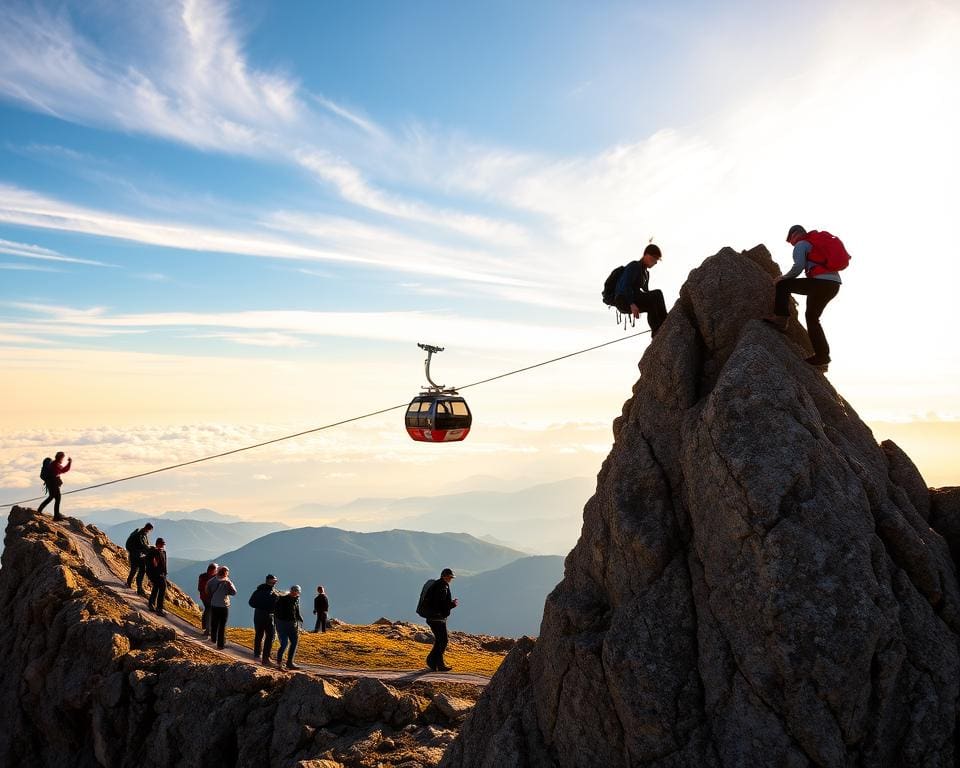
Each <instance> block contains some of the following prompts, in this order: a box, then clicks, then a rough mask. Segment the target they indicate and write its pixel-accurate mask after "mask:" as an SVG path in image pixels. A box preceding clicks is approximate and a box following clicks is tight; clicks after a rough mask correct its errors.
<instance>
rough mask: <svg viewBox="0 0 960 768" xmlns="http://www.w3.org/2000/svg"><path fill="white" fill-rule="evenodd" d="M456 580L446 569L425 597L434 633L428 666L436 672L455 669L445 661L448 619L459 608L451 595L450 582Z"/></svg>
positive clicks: (447, 642) (429, 620)
mask: <svg viewBox="0 0 960 768" xmlns="http://www.w3.org/2000/svg"><path fill="white" fill-rule="evenodd" d="M454 578H456V577H455V576H454V575H453V571H451V570H450V569H449V568H444V569H443V570H442V571H441V572H440V578H439V579H437V580H436V581H435V582H433V584H431V585H430V588H429V589H428V590H427V594H426V595H425V596H424V606H425V607H426V611H425V612H426V614H427V624H428V625H429V626H430V629H431V631H432V632H433V649H432V650H431V651H430V654H429V655H428V656H427V666H428V667H430V669H432V670H434V671H435V672H449V671H450V670H451V669H453V667H450V666H448V665H447V663H446V662H445V661H444V660H443V654H444V653H445V652H446V650H447V645H448V644H449V642H450V640H449V637H448V635H447V617H448V616H449V615H450V611H452V610H453V609H454V608H456V607H457V605H458V604H459V602H460V601H459V600H457V599H456V598H455V597H453V596H451V594H450V582H451V581H453V580H454Z"/></svg>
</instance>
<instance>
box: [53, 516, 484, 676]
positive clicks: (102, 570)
mask: <svg viewBox="0 0 960 768" xmlns="http://www.w3.org/2000/svg"><path fill="white" fill-rule="evenodd" d="M61 528H62V530H63V532H64V533H65V534H66V535H67V536H69V537H70V538H71V539H72V540H73V542H74V543H75V544H76V545H77V548H78V549H79V550H80V555H81V558H82V559H83V562H84V563H85V564H86V565H87V566H88V567H89V568H90V570H92V571H93V573H94V575H95V576H96V578H97V579H98V580H99V581H100V583H101V584H102V585H103V587H104V588H105V589H107V590H108V591H109V592H111V593H112V594H113V595H114V596H115V597H117V598H118V599H120V600H122V601H123V602H125V603H126V604H127V605H129V606H130V607H131V608H132V609H133V610H136V611H139V612H140V614H141V615H142V616H143V617H144V618H145V619H147V620H148V621H152V622H156V623H159V624H163V625H166V626H168V627H172V628H173V629H174V630H176V632H177V635H178V636H179V637H180V639H181V640H183V641H185V642H188V643H192V644H194V645H196V646H198V647H201V648H205V649H206V650H208V651H211V652H213V653H220V654H223V655H224V656H226V657H228V658H229V659H231V660H233V661H236V662H241V663H244V664H251V665H254V666H256V667H259V668H260V669H263V670H274V671H276V672H278V673H280V674H297V673H289V672H282V671H280V670H277V669H276V668H275V667H261V666H260V663H259V661H258V660H255V659H254V658H253V649H251V648H247V647H245V646H242V645H238V644H237V643H232V642H230V641H227V643H226V646H225V647H224V648H223V650H218V649H217V648H216V647H215V646H213V645H211V643H210V641H209V640H207V639H205V638H204V637H203V636H202V635H201V634H200V632H199V631H198V630H197V628H196V627H195V626H193V625H192V624H190V623H189V622H188V621H185V620H183V619H181V618H180V617H179V616H177V615H175V614H173V613H171V612H170V611H167V613H166V615H165V616H158V615H157V614H155V613H153V612H152V611H149V610H147V609H146V608H145V605H144V601H143V599H142V598H140V597H139V596H137V593H136V591H134V590H132V589H130V588H129V587H127V585H126V583H125V582H124V581H123V580H121V579H120V578H119V577H118V576H117V575H116V574H115V573H114V572H113V571H112V570H111V569H110V566H109V565H107V563H106V562H105V561H104V560H103V559H102V558H101V557H100V556H99V555H97V553H96V550H94V548H93V544H92V538H90V537H89V536H87V535H85V534H84V533H81V532H78V531H76V530H74V529H72V528H71V527H70V526H69V525H68V524H67V525H61ZM298 666H299V667H300V668H301V670H300V673H303V674H312V675H318V676H321V677H348V678H357V677H375V678H377V679H378V680H385V681H396V682H414V681H420V680H424V681H438V682H447V683H470V684H472V685H479V686H485V685H486V684H487V683H489V682H490V678H488V677H484V676H483V675H458V674H453V673H449V672H427V670H425V669H421V670H415V669H403V670H386V669H353V668H346V667H326V666H322V665H317V664H301V663H298Z"/></svg>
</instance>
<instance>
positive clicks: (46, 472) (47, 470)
mask: <svg viewBox="0 0 960 768" xmlns="http://www.w3.org/2000/svg"><path fill="white" fill-rule="evenodd" d="M56 476H57V475H56V473H55V472H54V471H53V459H51V458H50V457H49V456H47V458H45V459H44V460H43V466H42V467H40V479H41V480H43V484H44V485H50V484H51V483H52V482H53V478H55V477H56Z"/></svg>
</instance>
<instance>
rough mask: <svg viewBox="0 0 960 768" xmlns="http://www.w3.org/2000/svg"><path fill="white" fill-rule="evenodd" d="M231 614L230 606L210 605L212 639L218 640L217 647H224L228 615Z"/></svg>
mask: <svg viewBox="0 0 960 768" xmlns="http://www.w3.org/2000/svg"><path fill="white" fill-rule="evenodd" d="M229 615H230V609H229V608H218V607H217V606H215V605H211V606H210V639H211V640H216V641H217V648H223V644H224V643H225V642H226V631H227V617H228V616H229Z"/></svg>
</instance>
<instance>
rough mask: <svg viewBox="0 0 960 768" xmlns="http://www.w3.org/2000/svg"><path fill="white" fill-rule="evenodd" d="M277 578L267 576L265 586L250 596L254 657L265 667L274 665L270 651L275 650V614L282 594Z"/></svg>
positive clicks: (262, 585)
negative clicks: (277, 587) (278, 587)
mask: <svg viewBox="0 0 960 768" xmlns="http://www.w3.org/2000/svg"><path fill="white" fill-rule="evenodd" d="M276 585H277V577H276V576H274V575H273V574H272V573H268V574H267V578H266V579H264V580H263V584H261V585H260V586H259V587H257V588H256V589H255V590H254V592H253V594H252V595H250V600H248V601H247V602H248V605H249V606H250V607H251V608H253V656H254V658H257V659H261V663H262V664H263V665H264V666H265V667H269V666H271V665H272V664H273V662H272V661H270V651H272V650H273V637H274V634H275V633H276V630H275V627H274V623H273V614H274V611H276V609H277V599H278V598H279V597H280V593H279V592H277V590H276V589H275V587H276Z"/></svg>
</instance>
